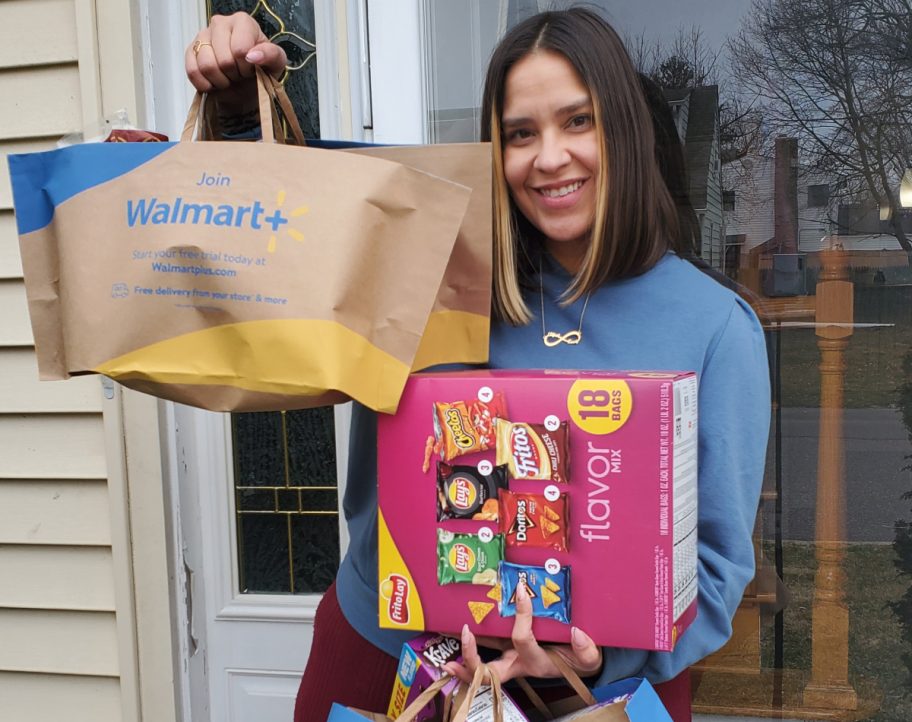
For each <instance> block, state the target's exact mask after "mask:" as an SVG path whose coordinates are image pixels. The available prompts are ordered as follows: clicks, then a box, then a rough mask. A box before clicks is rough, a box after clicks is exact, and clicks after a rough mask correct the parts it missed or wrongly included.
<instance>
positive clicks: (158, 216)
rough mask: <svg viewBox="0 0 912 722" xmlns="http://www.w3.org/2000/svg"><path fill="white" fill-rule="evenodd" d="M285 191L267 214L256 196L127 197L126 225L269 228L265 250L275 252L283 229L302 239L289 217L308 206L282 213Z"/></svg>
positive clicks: (300, 213) (302, 213)
mask: <svg viewBox="0 0 912 722" xmlns="http://www.w3.org/2000/svg"><path fill="white" fill-rule="evenodd" d="M285 200H286V194H285V191H284V190H280V191H279V192H278V195H277V197H276V203H275V209H274V210H273V211H272V213H269V214H268V215H267V209H266V208H265V207H264V206H263V204H262V203H260V201H258V200H256V201H254V202H253V203H252V204H250V205H238V204H232V203H220V204H213V203H191V202H188V201H186V200H184V198H183V196H177V197H176V198H174V199H173V200H170V201H169V200H161V199H159V198H158V197H150V198H137V199H135V200H134V199H128V200H127V208H126V210H127V226H128V227H130V228H134V227H136V226H147V225H156V226H157V225H194V226H196V225H205V226H221V227H223V228H249V229H251V230H254V231H260V230H267V231H270V232H271V233H270V236H269V242H268V244H267V247H266V250H267V251H268V252H269V253H275V250H276V244H277V236H278V234H279V231H280V230H282V229H284V230H285V232H286V233H288V235H290V236H291V237H292V238H293V239H294V240H295V241H297V242H298V243H301V242H303V241H304V234H303V233H302V232H301V231H299V230H298V229H296V228H293V227H292V226H291V225H290V219H294V218H300V217H301V216H303V215H305V214H307V213H308V212H309V211H310V209H309V208H308V207H307V206H298V207H297V208H294V209H292V210H291V211H290V212H289V213H288V215H287V216H286V215H285V214H284V213H283V212H282V206H283V205H285Z"/></svg>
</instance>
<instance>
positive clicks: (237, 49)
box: [184, 13, 287, 95]
mask: <svg viewBox="0 0 912 722" xmlns="http://www.w3.org/2000/svg"><path fill="white" fill-rule="evenodd" d="M184 62H185V66H186V71H187V77H188V78H189V79H190V82H191V83H192V84H193V87H194V88H196V89H197V90H199V91H201V92H204V93H208V92H217V91H227V90H230V91H232V92H233V91H237V92H238V93H239V94H241V95H247V94H248V92H247V91H248V90H249V86H250V83H249V82H248V81H249V79H250V78H252V77H253V75H254V66H255V65H259V66H261V67H263V68H264V69H265V70H266V72H268V73H270V74H271V75H274V76H278V75H280V74H281V73H282V71H283V70H284V68H285V65H286V63H287V57H286V55H285V51H284V50H283V49H282V48H281V47H280V46H278V45H276V44H274V43H271V42H269V39H268V38H267V37H266V36H265V35H264V34H263V31H262V30H261V29H260V26H259V25H258V24H257V22H256V21H255V20H254V19H253V18H252V17H250V15H248V14H246V13H235V14H234V15H229V16H224V15H216V16H214V17H213V18H212V20H211V22H210V24H209V27H208V28H205V29H203V30H201V31H200V32H199V33H198V34H197V36H196V38H195V39H194V41H193V42H192V43H191V44H190V46H189V47H188V48H187V50H186V51H185V53H184ZM245 86H246V87H245Z"/></svg>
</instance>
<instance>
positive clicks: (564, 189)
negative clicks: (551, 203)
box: [537, 180, 585, 198]
mask: <svg viewBox="0 0 912 722" xmlns="http://www.w3.org/2000/svg"><path fill="white" fill-rule="evenodd" d="M583 183H585V181H581V180H579V181H575V182H573V183H569V184H567V185H565V186H560V187H559V188H538V189H537V190H538V192H539V193H541V194H542V195H543V196H545V198H563V197H564V196H566V195H569V194H571V193H573V191H576V190H579V189H580V188H582V186H583Z"/></svg>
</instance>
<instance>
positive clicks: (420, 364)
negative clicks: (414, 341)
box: [412, 310, 491, 371]
mask: <svg viewBox="0 0 912 722" xmlns="http://www.w3.org/2000/svg"><path fill="white" fill-rule="evenodd" d="M490 327H491V319H490V318H489V317H488V316H487V315H484V316H483V315H481V314H478V313H470V312H468V311H450V310H447V311H434V312H433V313H431V315H430V317H429V318H428V322H427V326H425V328H424V334H423V335H422V336H421V343H420V344H419V345H418V352H417V353H416V354H415V361H414V362H413V363H412V371H420V370H421V369H426V368H429V367H431V366H436V365H438V364H443V363H466V364H472V363H484V362H485V361H487V360H488V332H489V331H490Z"/></svg>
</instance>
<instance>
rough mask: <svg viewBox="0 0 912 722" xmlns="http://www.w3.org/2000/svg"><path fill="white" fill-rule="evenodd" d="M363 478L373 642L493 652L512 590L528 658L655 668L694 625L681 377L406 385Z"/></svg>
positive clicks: (472, 376)
mask: <svg viewBox="0 0 912 722" xmlns="http://www.w3.org/2000/svg"><path fill="white" fill-rule="evenodd" d="M377 461H378V468H377V473H378V503H379V519H378V544H379V580H378V581H379V590H380V595H379V608H378V611H379V619H380V626H381V627H384V628H392V629H414V630H425V629H433V630H437V631H439V632H443V633H447V632H449V633H454V634H457V635H458V634H459V632H460V630H461V629H462V626H463V624H469V626H470V628H471V629H472V631H473V632H475V633H476V634H481V635H491V636H497V637H509V636H510V632H511V629H512V626H513V616H512V615H513V614H514V612H515V597H516V591H517V589H518V588H519V587H520V586H522V587H523V588H524V590H525V592H526V594H527V595H528V596H529V598H530V599H531V601H532V608H533V615H534V616H535V620H534V632H535V635H536V637H537V638H538V639H539V640H541V641H552V642H564V643H566V642H568V641H569V639H570V628H571V625H573V626H578V627H580V628H581V629H583V630H584V631H586V632H587V633H588V634H589V635H590V636H591V637H592V638H593V639H594V640H595V641H596V642H597V643H598V644H601V645H606V646H618V647H627V648H638V649H650V650H665V651H667V650H671V649H673V648H674V645H675V642H676V640H677V638H678V636H679V635H680V634H681V633H682V632H683V631H684V629H685V628H686V627H687V626H688V625H689V624H690V622H691V621H692V620H693V618H694V616H695V615H696V598H697V568H696V562H697V379H696V375H695V374H694V373H692V372H675V371H669V372H664V371H663V372H658V371H628V372H604V371H598V372H596V371H563V370H561V371H554V370H529V371H518V370H496V371H460V372H444V373H426V374H415V375H413V376H412V377H411V378H410V380H409V382H408V383H407V385H406V389H405V392H404V394H403V396H402V399H401V402H400V405H399V410H398V412H397V413H396V414H395V415H381V416H380V418H379V422H378V457H377ZM455 467H459V471H458V472H454V471H453V469H454V468H455ZM472 468H474V469H475V470H476V473H469V470H471V469H472ZM501 469H506V476H507V481H506V488H504V487H503V485H502V483H501V481H498V480H496V479H499V478H500V477H498V476H497V474H498V471H497V470H501ZM454 474H456V475H458V478H457V476H454ZM495 498H496V499H497V504H496V508H495V506H494V502H493V500H494V499H495ZM482 499H483V500H484V501H483V503H479V502H481V500H482ZM442 504H443V507H442ZM444 507H445V508H446V509H447V510H448V511H449V510H461V509H465V510H467V511H466V513H465V514H461V513H455V512H454V513H447V514H440V513H439V512H440V509H441V508H444ZM440 539H444V540H445V542H444V543H441V542H440ZM501 549H502V550H503V551H502V553H503V558H502V560H499V561H498V559H497V553H498V550H501ZM495 565H496V571H495V569H494V567H495Z"/></svg>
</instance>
